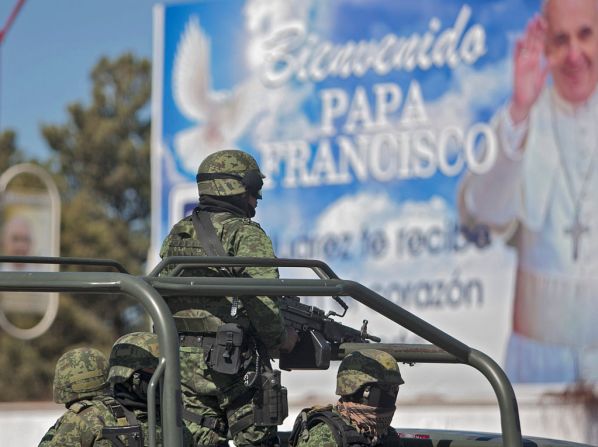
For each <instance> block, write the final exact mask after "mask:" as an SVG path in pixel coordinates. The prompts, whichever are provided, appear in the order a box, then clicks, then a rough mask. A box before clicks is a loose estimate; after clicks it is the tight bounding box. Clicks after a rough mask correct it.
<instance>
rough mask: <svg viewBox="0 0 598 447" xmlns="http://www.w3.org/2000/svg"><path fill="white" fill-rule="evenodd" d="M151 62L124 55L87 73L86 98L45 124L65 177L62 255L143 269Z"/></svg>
mask: <svg viewBox="0 0 598 447" xmlns="http://www.w3.org/2000/svg"><path fill="white" fill-rule="evenodd" d="M150 76H151V73H150V63H149V62H148V61H147V60H145V59H138V58H136V57H135V56H133V55H132V54H125V55H123V56H121V57H119V58H118V59H116V60H114V61H111V60H109V59H107V58H105V57H104V58H102V59H101V60H100V61H99V62H98V64H97V65H96V66H95V68H94V69H93V71H92V73H91V79H92V82H93V91H92V101H91V104H90V105H88V106H85V105H83V104H81V103H74V104H71V105H70V106H69V107H68V113H69V119H68V122H67V123H66V124H64V125H53V126H44V127H43V129H42V132H43V135H44V137H45V139H46V141H47V142H48V144H49V146H50V148H51V149H52V151H53V152H54V153H55V154H56V156H57V161H58V166H59V171H60V174H61V175H62V176H63V178H64V179H65V188H64V190H63V191H62V197H63V203H64V204H65V209H64V215H63V216H64V219H63V222H64V225H63V229H62V246H61V251H62V253H63V255H65V256H93V257H103V258H108V257H109V258H114V259H117V260H119V261H121V262H123V263H124V264H125V265H126V266H127V268H128V269H129V270H130V271H131V272H134V273H140V272H141V271H142V270H143V267H144V262H145V259H146V256H147V249H148V243H149V230H150V220H149V212H150V142H149V139H150V119H149V105H148V102H149V98H150V91H151V87H150Z"/></svg>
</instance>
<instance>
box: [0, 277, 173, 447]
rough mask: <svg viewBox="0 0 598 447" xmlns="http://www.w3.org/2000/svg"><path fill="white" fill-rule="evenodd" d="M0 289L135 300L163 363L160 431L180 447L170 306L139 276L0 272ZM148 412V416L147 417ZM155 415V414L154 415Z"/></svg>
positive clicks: (165, 439)
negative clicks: (150, 326)
mask: <svg viewBox="0 0 598 447" xmlns="http://www.w3.org/2000/svg"><path fill="white" fill-rule="evenodd" d="M0 291H24V292H27V291H31V292H84V293H100V294H102V293H125V294H127V295H130V296H131V297H133V298H134V299H136V300H138V301H139V302H140V303H141V304H142V305H143V307H144V308H145V310H146V311H147V312H148V314H149V315H150V317H151V318H152V320H153V323H154V328H155V330H156V333H157V335H158V342H159V345H160V362H159V364H161V363H164V364H165V365H166V366H165V371H164V382H163V383H164V390H163V391H162V397H163V399H162V402H160V404H161V408H162V433H163V440H164V445H167V446H175V447H176V446H182V445H183V431H182V418H181V406H182V403H181V385H180V377H181V374H180V367H179V343H178V336H177V331H176V327H175V325H174V320H173V319H172V316H171V313H170V309H169V308H168V306H167V305H166V303H165V302H164V300H163V299H162V297H161V296H160V294H159V293H158V292H157V291H156V290H155V289H154V288H152V287H150V286H149V285H148V284H147V282H145V281H143V280H142V279H140V278H138V277H136V276H131V275H126V274H123V273H97V272H94V273H89V272H35V273H31V272H0ZM151 411H155V409H154V410H150V411H149V415H150V416H151V414H152V413H151ZM154 418H155V415H154Z"/></svg>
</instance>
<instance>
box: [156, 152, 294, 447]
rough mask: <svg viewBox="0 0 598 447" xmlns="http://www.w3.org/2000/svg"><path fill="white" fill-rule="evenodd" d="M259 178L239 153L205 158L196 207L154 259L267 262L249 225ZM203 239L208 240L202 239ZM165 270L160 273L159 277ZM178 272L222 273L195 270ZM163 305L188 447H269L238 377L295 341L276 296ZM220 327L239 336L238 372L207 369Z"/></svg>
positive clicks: (261, 273) (269, 271)
mask: <svg viewBox="0 0 598 447" xmlns="http://www.w3.org/2000/svg"><path fill="white" fill-rule="evenodd" d="M263 177H264V176H263V175H262V173H261V172H260V169H259V166H258V164H257V162H256V161H255V159H254V158H253V157H252V156H251V155H249V154H247V153H245V152H242V151H239V150H223V151H219V152H216V153H213V154H211V155H209V156H208V157H207V158H206V159H205V160H204V161H203V162H202V163H201V164H200V166H199V169H198V174H197V184H198V189H199V206H198V208H196V209H195V210H194V211H193V214H192V215H190V216H187V217H185V218H184V219H182V220H181V221H179V222H178V223H177V224H175V225H174V227H173V228H172V229H171V231H170V234H169V235H168V236H167V238H166V239H165V240H164V242H163V244H162V248H161V250H160V256H161V257H163V258H164V257H167V256H206V255H210V256H214V255H220V256H225V255H228V256H253V257H269V258H273V257H275V255H274V251H273V248H272V242H271V240H270V238H269V237H268V236H267V235H266V233H265V232H264V230H262V228H261V227H260V226H259V224H257V223H256V222H253V221H252V220H251V218H252V217H253V216H254V215H255V207H256V206H257V200H258V199H261V187H262V184H263V180H262V179H263ZM194 215H195V217H194ZM201 219H203V223H202V221H201ZM206 219H207V222H206ZM198 221H199V222H198ZM206 227H208V228H207V229H206ZM196 228H197V230H196ZM209 234H211V235H212V239H211V242H214V243H210V239H206V238H209ZM214 246H216V250H215V249H214ZM168 272H169V271H168V269H167V270H166V271H165V272H164V274H166V273H168ZM183 274H184V275H185V276H222V274H223V273H222V271H221V270H217V269H209V268H197V269H193V270H186V271H185V272H184V273H183ZM227 274H230V275H231V276H232V275H234V276H241V275H247V276H251V277H254V278H278V269H276V268H268V267H261V268H247V269H245V270H244V271H242V272H240V271H238V270H237V271H234V272H232V271H229V273H227ZM167 303H168V305H169V307H170V309H171V310H172V312H173V314H174V316H175V323H176V325H177V329H178V331H179V334H180V345H181V349H180V357H181V386H182V390H183V403H184V405H185V411H184V413H183V416H184V419H185V420H186V423H187V425H188V427H189V428H190V430H191V432H192V433H193V436H194V439H195V442H196V444H197V445H201V446H225V445H228V444H227V441H226V440H227V439H228V438H229V437H230V438H232V439H233V440H234V442H235V444H236V445H237V446H247V445H262V446H270V445H276V443H277V437H276V426H275V425H260V424H259V423H255V421H254V411H253V404H252V401H253V400H254V399H255V393H256V389H255V388H254V387H252V386H247V380H245V383H244V378H245V379H247V376H246V375H245V374H246V372H248V371H254V370H256V361H258V360H257V359H258V357H259V365H258V369H259V368H269V367H270V366H269V359H268V352H269V351H270V352H271V351H272V350H277V349H279V350H284V351H290V350H291V349H292V347H293V346H294V344H295V342H296V340H297V334H296V332H294V331H293V330H290V329H285V326H284V322H283V319H282V316H281V314H280V311H279V307H278V302H277V299H276V298H274V297H267V296H259V297H239V298H232V297H219V298H218V297H197V296H196V297H188V296H187V297H168V298H167ZM226 324H228V325H227V326H226V327H227V328H228V327H230V324H232V325H233V326H234V327H235V328H236V329H235V330H237V331H238V330H239V328H240V330H241V331H242V333H243V335H242V340H243V341H242V346H241V348H240V349H241V351H242V353H241V357H242V359H241V365H240V367H239V368H238V369H236V370H235V369H233V370H232V371H231V370H229V371H226V372H224V373H223V372H219V371H221V370H222V369H221V368H219V367H218V366H215V365H214V362H215V361H216V360H217V359H216V357H217V355H216V351H215V350H214V343H215V338H216V334H217V331H219V330H222V329H223V327H225V326H224V325H226ZM258 353H259V354H258ZM285 398H286V395H285ZM285 404H286V400H285Z"/></svg>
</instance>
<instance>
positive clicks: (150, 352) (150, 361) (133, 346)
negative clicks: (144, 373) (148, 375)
mask: <svg viewBox="0 0 598 447" xmlns="http://www.w3.org/2000/svg"><path fill="white" fill-rule="evenodd" d="M159 358H160V352H159V349H158V336H157V335H156V334H153V333H151V332H133V333H130V334H126V335H123V336H122V337H120V338H119V339H118V340H116V342H115V343H114V346H112V351H111V352H110V360H109V364H110V370H109V372H108V380H109V381H110V383H111V384H113V385H114V384H117V383H124V382H126V381H127V380H129V378H130V377H131V376H132V375H133V373H135V371H138V370H142V369H146V368H147V369H156V368H157V367H158V361H159Z"/></svg>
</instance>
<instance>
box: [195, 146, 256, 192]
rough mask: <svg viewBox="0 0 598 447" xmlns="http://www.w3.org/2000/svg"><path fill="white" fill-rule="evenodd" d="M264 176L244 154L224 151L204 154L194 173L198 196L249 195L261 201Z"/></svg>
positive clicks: (237, 151)
mask: <svg viewBox="0 0 598 447" xmlns="http://www.w3.org/2000/svg"><path fill="white" fill-rule="evenodd" d="M263 178H265V176H264V175H263V174H262V172H261V171H260V167H259V166H258V164H257V162H256V161H255V158H253V157H252V156H251V155H249V154H248V153H247V152H243V151H240V150H237V149H227V150H223V151H218V152H214V153H213V154H210V155H208V156H207V157H206V158H205V159H204V161H202V162H201V164H200V165H199V168H198V170H197V177H196V180H197V189H198V191H199V195H200V196H201V195H204V194H205V195H209V196H233V195H237V194H243V193H245V192H249V193H250V194H252V195H253V196H255V197H256V198H258V199H261V198H262V195H261V189H262V186H263V184H264V181H263V180H262V179H263Z"/></svg>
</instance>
